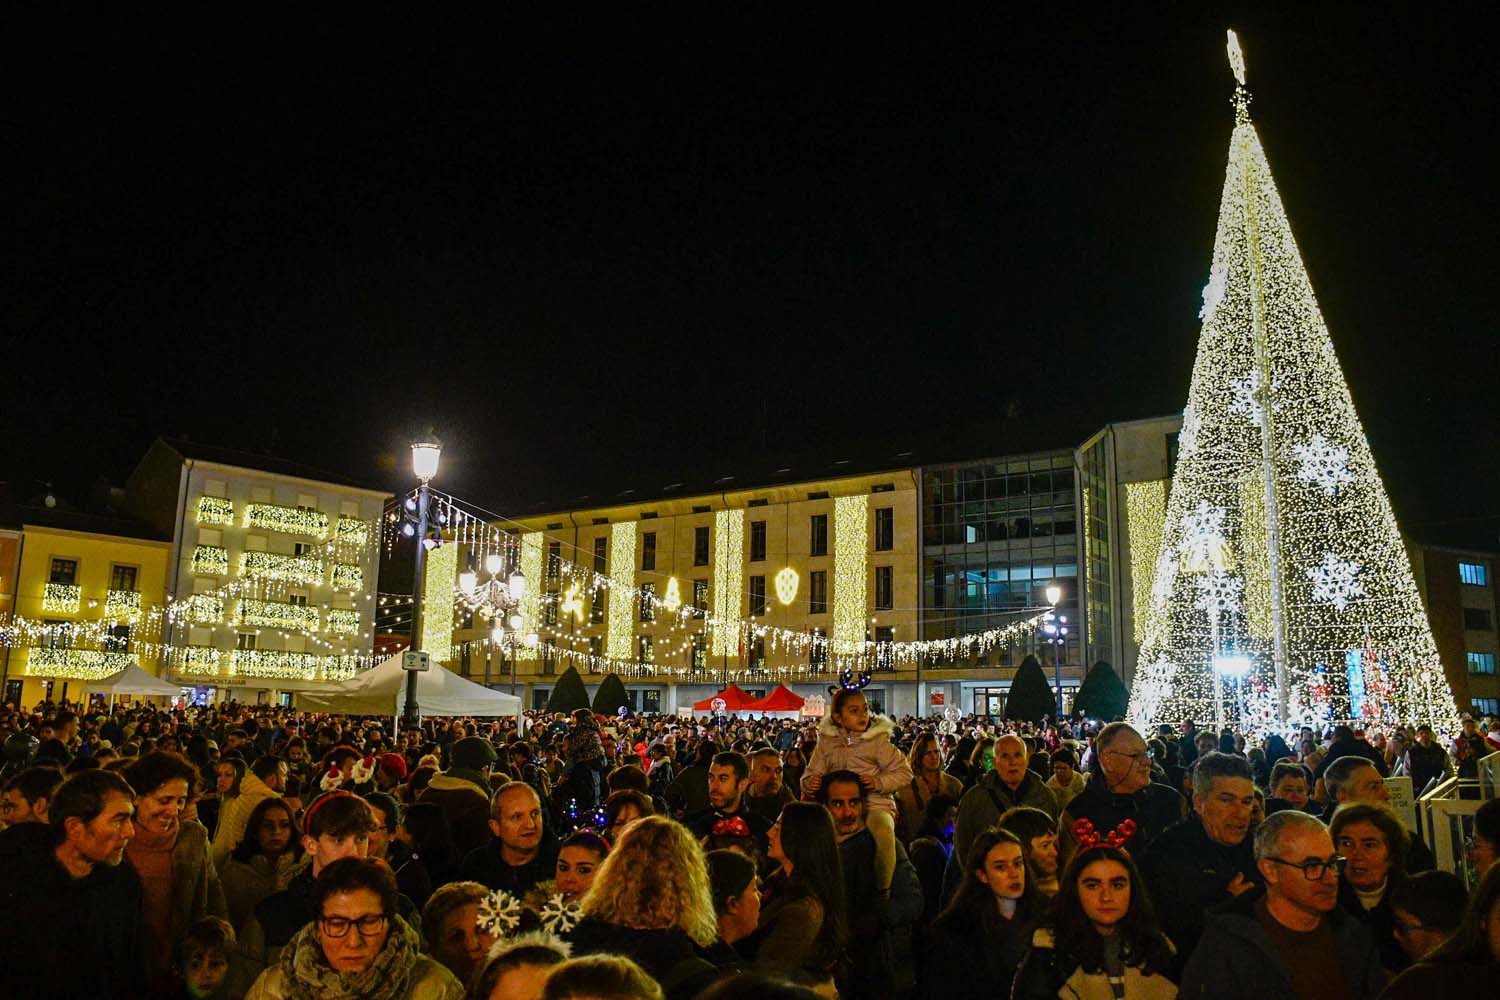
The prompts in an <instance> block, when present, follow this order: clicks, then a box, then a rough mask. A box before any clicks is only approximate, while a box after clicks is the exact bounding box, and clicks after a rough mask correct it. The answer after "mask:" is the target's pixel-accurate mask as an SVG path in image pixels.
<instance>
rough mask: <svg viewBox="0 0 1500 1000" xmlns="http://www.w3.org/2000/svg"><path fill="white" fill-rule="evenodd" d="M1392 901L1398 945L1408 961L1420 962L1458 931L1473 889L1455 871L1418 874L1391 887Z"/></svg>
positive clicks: (1392, 913) (1390, 897)
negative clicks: (1470, 889)
mask: <svg viewBox="0 0 1500 1000" xmlns="http://www.w3.org/2000/svg"><path fill="white" fill-rule="evenodd" d="M1389 899H1390V904H1391V915H1392V917H1393V918H1394V921H1395V928H1394V931H1395V937H1396V942H1397V943H1398V944H1400V945H1401V950H1402V951H1404V952H1405V953H1406V957H1407V958H1408V959H1410V960H1411V961H1412V962H1420V961H1422V960H1423V959H1424V958H1426V957H1427V956H1428V955H1431V954H1432V953H1433V952H1434V951H1436V950H1437V948H1438V946H1439V945H1441V944H1442V943H1443V942H1444V941H1445V940H1447V938H1448V935H1450V934H1452V933H1453V932H1454V931H1456V930H1458V925H1459V924H1461V923H1462V922H1463V919H1464V908H1465V907H1466V906H1468V903H1469V889H1468V886H1466V885H1464V880H1463V879H1461V878H1459V877H1458V876H1457V875H1455V874H1453V873H1452V872H1444V871H1430V872H1418V873H1417V874H1415V875H1410V876H1408V877H1406V878H1404V879H1402V880H1401V881H1399V882H1397V883H1395V884H1394V885H1393V886H1391V891H1390V896H1389Z"/></svg>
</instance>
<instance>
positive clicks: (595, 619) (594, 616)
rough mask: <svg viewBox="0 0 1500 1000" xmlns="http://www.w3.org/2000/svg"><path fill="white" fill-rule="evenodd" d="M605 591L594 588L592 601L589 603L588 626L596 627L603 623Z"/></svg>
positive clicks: (600, 588)
mask: <svg viewBox="0 0 1500 1000" xmlns="http://www.w3.org/2000/svg"><path fill="white" fill-rule="evenodd" d="M604 600H605V590H604V588H603V587H595V588H594V597H593V600H591V601H590V602H589V624H590V625H598V624H599V623H600V622H602V621H604Z"/></svg>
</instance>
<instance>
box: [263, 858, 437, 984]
mask: <svg viewBox="0 0 1500 1000" xmlns="http://www.w3.org/2000/svg"><path fill="white" fill-rule="evenodd" d="M309 853H311V852H309ZM398 898H399V893H398V892H397V891H396V878H395V876H394V875H392V874H391V870H390V867H389V866H388V865H386V864H385V863H384V862H381V861H376V860H374V859H372V858H361V857H349V858H342V859H340V860H338V861H334V862H332V863H330V864H329V865H328V866H327V867H325V868H323V869H322V870H321V871H320V872H319V873H318V876H317V879H316V881H314V883H313V885H312V889H311V892H310V894H309V896H308V907H309V909H308V912H309V913H311V914H312V915H313V919H312V921H311V922H308V923H306V924H304V925H303V926H302V927H301V928H300V929H299V930H298V931H297V932H296V933H295V934H294V935H293V937H292V938H291V940H290V941H288V942H287V946H286V953H285V955H283V956H282V958H281V959H280V960H279V961H278V962H277V963H276V964H275V965H272V966H270V967H269V968H267V969H266V970H265V971H264V972H262V973H261V974H260V976H259V977H258V978H257V979H256V980H255V983H254V985H252V986H251V987H250V992H249V993H248V994H246V998H245V1000H283V998H288V1000H290V998H295V1000H303V998H308V1000H312V998H314V997H317V998H331V1000H341V998H348V1000H354V998H359V1000H462V997H463V995H464V991H463V987H462V986H461V985H460V984H459V982H458V980H457V979H455V978H453V974H452V973H451V972H449V971H448V970H447V969H445V968H444V967H443V966H442V965H441V964H439V963H438V962H437V961H436V960H435V959H432V958H429V957H427V956H426V955H423V954H422V953H421V939H420V938H419V937H418V935H417V932H416V931H415V930H414V929H413V928H412V927H411V925H409V924H408V923H407V922H406V921H405V920H403V919H401V918H400V917H399V916H398V913H397V902H396V901H397V899H398Z"/></svg>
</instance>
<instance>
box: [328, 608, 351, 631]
mask: <svg viewBox="0 0 1500 1000" xmlns="http://www.w3.org/2000/svg"><path fill="white" fill-rule="evenodd" d="M328 631H330V632H333V633H335V634H338V635H358V634H359V612H358V611H355V610H353V609H352V608H330V609H328Z"/></svg>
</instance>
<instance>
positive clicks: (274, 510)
mask: <svg viewBox="0 0 1500 1000" xmlns="http://www.w3.org/2000/svg"><path fill="white" fill-rule="evenodd" d="M243 526H244V527H246V528H256V529H258V530H261V531H276V532H280V533H282V534H286V535H310V536H311V537H313V538H325V537H327V535H328V515H327V514H325V513H323V512H322V511H321V510H309V509H307V508H305V507H283V506H281V505H280V504H274V503H252V504H246V505H245V519H244V525H243Z"/></svg>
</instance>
